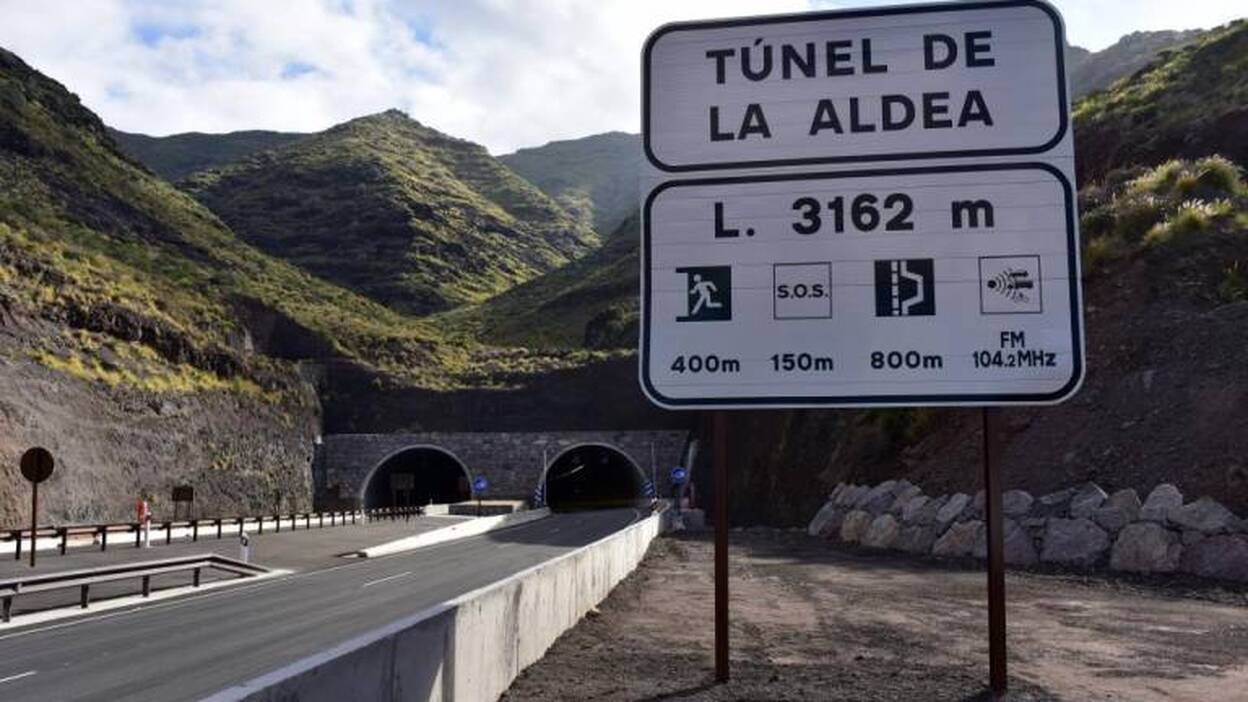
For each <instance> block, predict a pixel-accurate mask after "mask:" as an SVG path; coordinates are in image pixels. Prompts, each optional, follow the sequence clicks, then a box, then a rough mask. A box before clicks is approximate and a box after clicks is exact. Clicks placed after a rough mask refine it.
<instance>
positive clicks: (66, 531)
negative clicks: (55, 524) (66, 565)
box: [56, 527, 69, 556]
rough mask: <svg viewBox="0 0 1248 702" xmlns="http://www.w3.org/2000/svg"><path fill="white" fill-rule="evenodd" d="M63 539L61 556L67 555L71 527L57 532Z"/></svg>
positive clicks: (62, 528)
mask: <svg viewBox="0 0 1248 702" xmlns="http://www.w3.org/2000/svg"><path fill="white" fill-rule="evenodd" d="M56 531H57V533H58V534H59V535H60V537H61V555H62V556H64V555H65V549H67V548H69V527H61V528H60V529H57V530H56Z"/></svg>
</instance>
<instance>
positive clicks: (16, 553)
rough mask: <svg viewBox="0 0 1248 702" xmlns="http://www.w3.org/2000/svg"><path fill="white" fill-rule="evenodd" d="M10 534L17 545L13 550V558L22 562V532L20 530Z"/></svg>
mask: <svg viewBox="0 0 1248 702" xmlns="http://www.w3.org/2000/svg"><path fill="white" fill-rule="evenodd" d="M9 534H10V535H11V536H12V537H13V541H14V543H16V544H17V547H16V548H14V549H13V558H14V559H16V560H19V561H20V560H22V532H21V530H20V529H19V530H18V531H11V532H9Z"/></svg>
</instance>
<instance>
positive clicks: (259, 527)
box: [0, 506, 425, 561]
mask: <svg viewBox="0 0 1248 702" xmlns="http://www.w3.org/2000/svg"><path fill="white" fill-rule="evenodd" d="M424 512H425V508H424V507H420V506H411V507H379V508H374V509H366V510H333V511H328V512H292V513H290V514H267V515H262V516H256V517H210V518H205V519H184V520H180V521H174V520H164V521H160V522H155V521H154V522H152V533H153V534H159V533H160V532H161V531H164V532H165V543H166V544H171V543H173V530H174V529H189V530H190V532H191V541H199V532H200V527H201V526H206V527H208V528H209V529H215V531H216V536H217V538H218V539H220V538H222V537H223V536H224V529H225V526H226V525H229V526H230V529H231V532H233V533H237V534H241V533H242V532H243V530H244V529H246V528H247V525H248V524H251V525H253V526H255V527H256V533H257V534H263V533H264V525H265V522H269V523H270V524H271V525H272V526H273V529H274V531H276V532H279V533H280V532H281V530H282V524H283V523H284V522H288V523H289V524H290V527H289V528H290V529H291V530H292V531H293V530H297V529H298V528H299V522H300V521H302V522H303V526H304V528H305V529H311V528H312V522H313V520H315V521H316V525H317V528H324V527H325V522H326V521H327V520H328V521H329V526H339V525H343V526H345V525H346V524H347V522H348V520H350V523H351V524H355V523H357V520H358V519H365V520H378V519H410V518H412V517H414V516H418V515H421V514H424ZM235 529H237V532H234V530H235ZM117 533H120V534H130V533H133V534H134V546H135V548H139V547H141V546H142V545H143V527H142V525H141V524H139V523H138V522H112V523H106V524H73V525H64V526H58V525H50V526H41V527H39V528H37V529H36V530H35V534H36V536H37V537H39V538H56V539H60V546H59V549H60V552H61V555H62V556H64V555H65V553H66V551H67V550H68V549H69V537H71V536H91V537H94V538H98V539H99V543H100V550H101V551H107V550H108V535H109V534H117ZM30 535H31V531H30V529H29V528H27V529H6V530H4V531H3V532H0V543H4V542H15V547H14V549H13V558H14V559H15V560H19V561H20V560H21V559H22V543H23V542H24V541H26V540H29V539H30Z"/></svg>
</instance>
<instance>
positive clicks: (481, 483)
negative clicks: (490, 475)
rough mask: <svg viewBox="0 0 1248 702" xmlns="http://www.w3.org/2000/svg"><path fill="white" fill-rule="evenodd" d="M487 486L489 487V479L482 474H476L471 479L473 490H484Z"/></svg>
mask: <svg viewBox="0 0 1248 702" xmlns="http://www.w3.org/2000/svg"><path fill="white" fill-rule="evenodd" d="M488 487H490V481H488V480H486V479H485V476H484V475H478V476H477V477H475V478H473V479H472V491H473V492H485V490H486V488H488Z"/></svg>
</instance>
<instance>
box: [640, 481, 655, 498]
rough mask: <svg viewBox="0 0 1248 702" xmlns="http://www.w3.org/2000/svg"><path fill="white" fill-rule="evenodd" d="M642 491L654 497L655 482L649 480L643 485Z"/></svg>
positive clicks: (647, 495)
mask: <svg viewBox="0 0 1248 702" xmlns="http://www.w3.org/2000/svg"><path fill="white" fill-rule="evenodd" d="M641 491H642V494H644V495H645V496H646V497H654V483H652V482H650V481H649V480H647V481H646V484H645V485H643V486H642V488H641Z"/></svg>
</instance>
